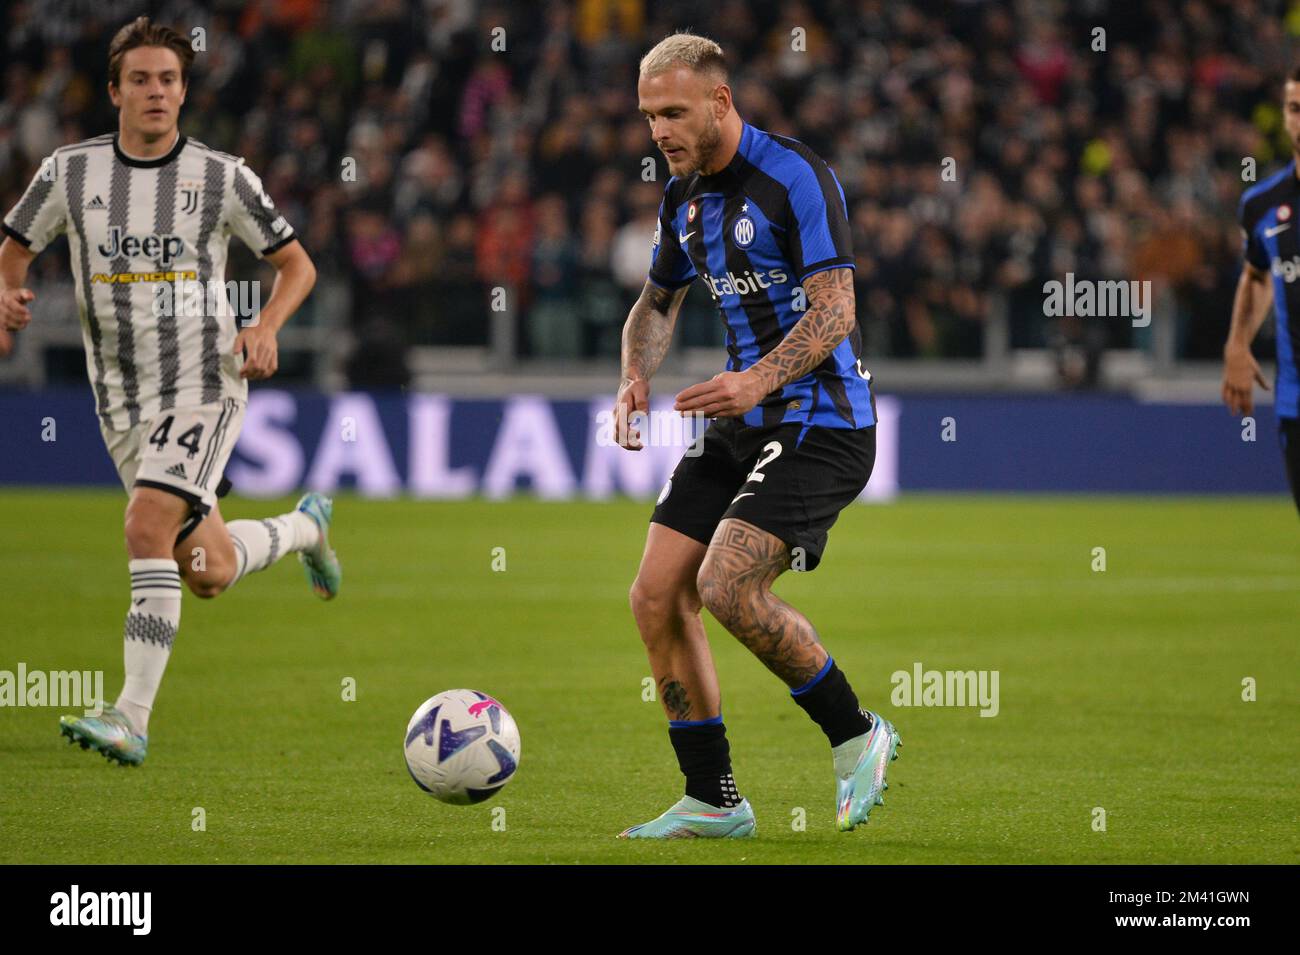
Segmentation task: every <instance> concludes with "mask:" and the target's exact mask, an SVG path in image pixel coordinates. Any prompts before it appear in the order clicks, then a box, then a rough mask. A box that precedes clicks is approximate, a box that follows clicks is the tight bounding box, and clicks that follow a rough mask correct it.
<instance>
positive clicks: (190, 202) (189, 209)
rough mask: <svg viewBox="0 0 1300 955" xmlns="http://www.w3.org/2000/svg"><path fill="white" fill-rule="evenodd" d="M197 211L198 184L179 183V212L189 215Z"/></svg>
mask: <svg viewBox="0 0 1300 955" xmlns="http://www.w3.org/2000/svg"><path fill="white" fill-rule="evenodd" d="M198 210H199V184H198V183H197V182H183V183H181V212H182V213H184V214H185V215H190V214H191V213H193V212H198Z"/></svg>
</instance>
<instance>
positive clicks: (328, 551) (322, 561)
mask: <svg viewBox="0 0 1300 955" xmlns="http://www.w3.org/2000/svg"><path fill="white" fill-rule="evenodd" d="M297 510H299V511H302V512H303V513H304V514H306V515H307V516H308V517H310V518H311V519H312V520H313V521H315V522H316V526H317V527H319V528H320V541H319V542H318V543H317V544H316V546H315V547H313V548H312V549H311V550H305V551H303V552H302V553H300V554H299V555H298V559H299V560H300V561H302V565H303V567H305V568H306V569H307V581H308V583H310V584H311V589H312V590H314V591H316V596H317V597H319V598H320V599H321V600H332V599H333V598H335V597H337V596H338V593H339V587H340V586H341V585H342V583H343V568H342V567H340V566H339V558H338V555H337V554H335V553H334V548H332V547H330V524H331V522H332V521H333V520H334V502H333V501H331V500H330V499H329V498H328V497H326V496H325V495H324V494H317V493H316V492H315V491H312V492H311V493H310V494H304V495H303V496H302V500H300V501H299V502H298V506H297Z"/></svg>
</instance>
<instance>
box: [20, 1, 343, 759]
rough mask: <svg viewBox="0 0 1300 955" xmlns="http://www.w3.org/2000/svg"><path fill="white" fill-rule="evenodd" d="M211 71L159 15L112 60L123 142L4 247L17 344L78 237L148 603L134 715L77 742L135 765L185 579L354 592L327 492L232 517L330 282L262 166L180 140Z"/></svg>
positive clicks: (132, 630)
mask: <svg viewBox="0 0 1300 955" xmlns="http://www.w3.org/2000/svg"><path fill="white" fill-rule="evenodd" d="M193 59H194V52H193V50H192V49H191V48H190V45H189V43H188V42H187V41H186V40H185V38H184V37H182V36H181V35H180V34H179V33H177V32H175V31H174V30H171V29H168V28H167V27H164V26H160V25H155V24H152V23H150V22H149V20H148V18H146V17H140V18H139V19H137V20H135V21H134V22H132V23H130V24H128V25H127V26H125V27H123V28H122V29H121V30H120V31H119V32H118V33H117V35H116V36H115V37H114V38H113V40H112V43H111V44H110V46H109V60H108V63H109V85H108V92H109V96H110V97H111V99H112V101H113V105H114V106H116V107H117V108H118V132H117V133H116V134H111V135H104V136H98V137H96V138H94V139H88V140H86V141H85V142H81V143H76V144H74V145H71V146H64V147H61V148H59V149H57V150H55V151H54V154H53V155H52V156H50V157H49V158H47V159H46V160H45V162H44V163H43V164H42V166H41V170H40V172H38V173H37V175H36V176H35V178H34V179H33V180H32V183H31V185H30V186H29V187H28V189H27V191H26V193H25V194H24V195H23V197H22V199H21V200H20V201H19V203H18V205H17V206H16V207H14V209H13V210H12V211H10V213H9V214H8V215H7V216H6V217H5V220H4V225H3V228H4V232H5V239H4V242H3V244H2V245H0V327H3V328H4V329H6V330H8V331H17V330H20V329H22V328H24V327H25V326H26V325H27V324H28V322H30V321H31V318H32V314H31V310H30V308H29V306H30V305H31V303H32V301H33V300H34V299H35V295H34V294H33V293H32V292H31V291H30V290H29V289H26V288H24V287H23V282H24V279H25V278H26V275H27V269H28V266H29V265H30V263H31V261H32V259H33V258H35V256H36V255H37V254H38V253H39V252H40V251H41V250H42V249H44V248H45V246H46V245H47V244H48V243H49V242H50V241H51V240H52V239H54V238H55V237H56V236H57V235H59V234H60V233H64V232H66V233H67V235H68V245H69V249H70V252H71V260H72V272H73V279H74V282H75V285H76V293H77V296H76V297H77V305H78V309H79V312H80V317H81V324H82V330H83V337H84V340H85V345H86V367H87V371H88V372H89V375H90V381H91V385H92V388H93V390H94V394H95V403H96V409H97V412H98V416H99V423H100V430H101V432H102V433H103V436H104V443H105V444H106V446H107V448H108V452H109V455H110V456H111V457H112V459H113V463H114V464H115V465H116V467H117V471H118V475H119V476H120V478H121V479H122V483H123V484H124V485H125V487H126V490H127V493H128V495H129V503H128V504H127V508H126V519H125V531H126V549H127V554H128V557H129V563H130V572H131V603H130V606H129V607H128V610H127V616H126V628H125V641H124V644H125V646H124V659H125V669H126V680H125V682H124V684H123V687H122V692H121V693H120V695H119V696H118V698H117V701H116V703H115V704H114V705H113V706H105V707H104V710H103V712H102V714H101V715H99V716H84V717H72V716H65V717H63V718H62V719H61V720H60V724H61V730H62V733H63V734H64V735H65V736H67V737H68V739H69V740H70V741H76V742H80V743H81V745H82V748H83V749H84V748H90V747H93V748H94V749H96V750H98V751H99V752H102V753H103V754H104V755H105V756H107V757H109V758H110V759H114V760H117V761H118V762H120V763H123V764H138V763H140V762H141V761H143V759H144V757H145V752H146V744H147V734H148V731H149V714H150V711H151V710H152V708H153V705H154V699H155V696H156V694H157V692H158V686H159V683H160V682H161V680H162V675H163V671H164V669H165V667H166V665H167V660H168V657H169V655H170V653H171V649H172V643H173V641H174V640H175V637H176V631H177V628H178V626H179V624H180V614H181V592H182V588H181V581H182V580H184V581H185V583H186V584H187V585H188V586H189V588H190V590H191V591H192V592H193V593H195V594H197V595H198V596H200V597H215V596H216V595H217V594H220V593H222V592H223V591H225V590H226V589H227V588H229V587H231V586H233V585H234V584H235V583H237V582H238V581H240V580H241V579H243V577H244V576H245V575H247V574H250V573H252V572H254V571H258V570H263V569H265V568H267V567H269V566H270V565H271V564H273V563H275V561H276V560H277V559H279V558H280V557H282V556H284V555H285V554H288V553H292V552H297V553H298V554H299V555H300V557H301V559H302V561H303V563H304V564H305V566H306V568H307V576H308V579H309V581H310V582H311V584H312V587H313V589H314V590H315V591H316V593H317V594H319V595H320V596H321V597H324V598H326V599H328V598H330V597H333V596H334V595H335V594H336V593H337V592H338V588H339V583H340V578H341V571H340V569H339V565H338V560H337V559H336V557H335V555H334V552H333V550H332V549H331V548H330V545H329V527H330V521H331V517H332V514H331V512H332V502H331V501H330V500H329V499H328V498H325V497H322V496H321V495H319V494H308V495H307V496H306V497H304V498H303V499H302V500H301V501H300V502H299V503H298V507H297V508H296V509H295V510H294V511H292V512H290V513H288V514H282V515H280V516H278V517H272V518H268V519H266V520H260V521H252V520H240V521H232V522H230V523H229V524H226V523H225V522H224V521H223V520H222V518H221V511H220V508H219V507H218V506H217V498H218V497H219V496H221V494H223V493H224V491H225V489H227V488H228V487H229V485H228V483H226V482H225V481H224V479H223V472H224V470H225V466H226V462H227V460H228V459H229V457H230V453H231V450H232V449H233V448H234V446H235V441H236V439H237V438H238V436H239V429H240V425H241V423H242V421H243V417H244V408H245V405H246V403H247V396H248V380H250V379H252V380H258V379H263V378H268V377H270V376H271V375H273V374H274V373H275V370H276V361H277V354H276V332H277V331H278V329H279V328H280V327H281V326H282V325H283V324H284V323H285V322H286V321H287V320H288V318H289V316H290V315H292V314H293V312H294V310H295V309H296V308H297V307H298V306H299V305H300V304H301V303H302V301H303V299H305V298H306V297H307V294H308V293H309V292H310V291H311V288H312V285H313V284H314V283H315V280H316V270H315V267H314V266H313V265H312V263H311V259H310V258H308V256H307V253H306V252H305V251H304V250H303V248H302V246H301V245H300V244H299V243H298V242H297V240H296V237H295V235H294V232H293V229H292V228H290V226H289V225H288V223H287V222H285V220H284V218H283V217H282V216H281V215H280V214H279V213H278V212H277V211H276V209H275V206H274V204H273V203H272V202H271V199H270V197H269V196H267V194H266V193H265V191H264V190H263V189H262V184H261V182H260V180H259V179H258V177H257V176H256V175H254V174H253V173H252V172H251V171H250V170H248V169H247V168H245V167H244V165H243V160H241V159H238V158H236V157H234V156H228V155H226V154H225V153H220V152H217V151H216V150H213V149H209V148H208V147H207V146H204V145H203V144H202V143H198V142H196V141H194V140H192V139H188V138H187V137H185V136H183V135H181V133H180V130H179V126H178V120H179V114H180V107H181V105H182V104H183V103H184V102H185V93H186V89H187V83H188V79H189V69H190V66H191V64H192V62H193ZM231 234H234V235H236V236H238V237H239V238H240V239H241V240H242V241H243V242H244V243H245V244H247V245H248V246H249V247H250V248H251V249H252V250H253V251H254V252H255V253H257V254H258V256H260V257H264V258H266V259H267V260H268V261H269V262H270V263H271V264H272V265H273V266H274V267H275V269H276V278H275V285H274V288H273V290H272V293H271V296H270V298H269V299H268V300H267V302H266V303H265V307H263V308H262V310H261V312H260V315H258V317H257V320H256V321H254V322H252V323H251V324H248V325H246V326H244V327H242V328H237V327H236V324H237V322H236V321H235V320H234V318H232V317H231V315H230V314H229V311H230V310H229V309H227V308H225V307H224V306H225V305H227V304H228V302H227V300H226V298H225V286H224V280H225V269H226V249H227V245H228V243H229V241H230V236H231ZM216 288H219V289H220V290H221V291H220V295H219V296H209V295H208V294H207V291H208V289H216ZM196 290H197V292H198V294H193V293H194V292H195V291H196ZM163 293H167V294H163ZM160 306H161V307H160ZM186 306H189V307H186Z"/></svg>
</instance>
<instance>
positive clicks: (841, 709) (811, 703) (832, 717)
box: [790, 657, 871, 746]
mask: <svg viewBox="0 0 1300 955" xmlns="http://www.w3.org/2000/svg"><path fill="white" fill-rule="evenodd" d="M790 695H791V696H792V697H794V701H795V702H796V703H798V704H799V705H800V706H802V707H803V708H804V711H805V712H806V713H807V714H808V715H809V716H811V717H812V718H813V722H814V723H816V724H817V725H818V726H820V727H821V728H822V732H823V733H825V734H826V738H827V739H828V740H830V741H831V745H832V746H839V745H840V743H843V742H845V741H846V740H851V739H853V737H855V736H861V735H862V734H863V733H869V732H871V717H870V716H868V715H867V713H866V711H865V710H863V709H862V708H861V707H860V706H858V697H857V694H856V693H854V692H853V687H851V686H849V681H848V680H847V679H846V678H845V676H844V674H843V673H842V672H841V671H840V668H839V667H837V666H836V665H835V661H834V660H832V659H831V658H830V657H827V658H826V666H824V667H823V668H822V672H821V673H819V674H817V676H815V677H813V678H812V679H811V680H809V681H808V682H807V683H805V684H804V685H803V686H801V687H799V688H798V689H797V690H791V691H790Z"/></svg>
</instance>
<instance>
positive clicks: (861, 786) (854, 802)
mask: <svg viewBox="0 0 1300 955" xmlns="http://www.w3.org/2000/svg"><path fill="white" fill-rule="evenodd" d="M902 745H903V740H902V739H901V738H900V737H899V735H898V731H897V730H896V729H894V724H893V723H891V722H889V720H887V719H885V718H884V717H883V716H881V715H880V714H878V713H872V714H871V731H870V732H869V733H864V734H863V735H862V736H855V737H854V738H853V739H851V740H847V741H845V742H843V743H841V744H840V745H839V746H836V747H835V748H834V749H832V750H831V753H832V755H833V757H834V758H835V762H836V764H837V765H836V769H837V773H836V777H837V778H836V780H835V803H836V807H837V808H836V812H835V822H836V825H837V826H838V827H839V830H840V831H841V832H848V831H849V830H850V829H853V828H854V827H855V826H857V825H858V824H859V823H863V822H866V821H867V816H868V814H869V813H870V812H871V810H872V809H874V808H875V807H876V806H883V805H884V804H885V795H884V793H885V790H886V789H888V788H889V783H887V782H885V771H886V770H887V769H888V768H889V764H890V762H891V761H893V760H895V759H898V747H900V746H902ZM854 753H857V754H858V757H857V759H856V760H855V761H854V762H851V763H850V762H849V761H848V760H849V759H850V758H851V757H852V755H853V754H854ZM846 764H847V766H848V767H850V768H848V769H846V770H844V771H840V766H841V765H846Z"/></svg>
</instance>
